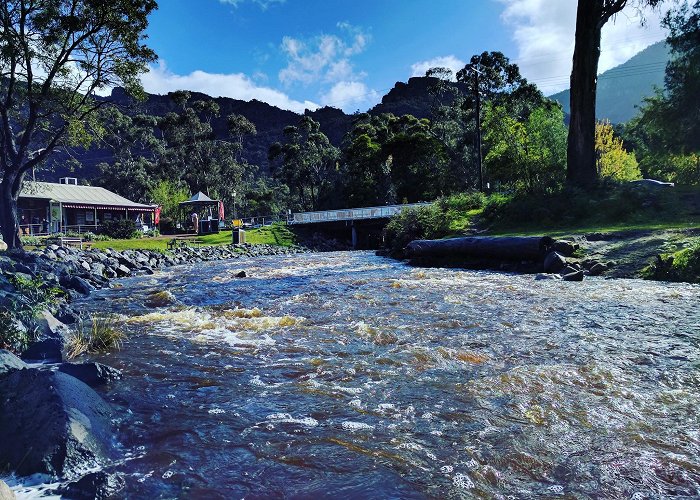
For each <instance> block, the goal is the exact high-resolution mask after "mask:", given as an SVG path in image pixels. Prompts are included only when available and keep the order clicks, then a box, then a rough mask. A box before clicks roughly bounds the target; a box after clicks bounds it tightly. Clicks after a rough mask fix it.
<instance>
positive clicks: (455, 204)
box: [438, 191, 486, 212]
mask: <svg viewBox="0 0 700 500" xmlns="http://www.w3.org/2000/svg"><path fill="white" fill-rule="evenodd" d="M485 203H486V195H485V194H484V193H481V192H479V191H470V192H467V193H458V194H453V195H452V196H448V197H446V198H440V199H439V200H438V205H439V206H440V209H441V210H442V211H444V212H447V211H448V210H453V211H455V212H468V211H469V210H477V209H480V208H483V207H484V204H485Z"/></svg>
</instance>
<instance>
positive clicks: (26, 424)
mask: <svg viewBox="0 0 700 500" xmlns="http://www.w3.org/2000/svg"><path fill="white" fill-rule="evenodd" d="M111 416H112V413H111V409H110V407H109V406H108V405H107V403H105V402H104V401H103V400H102V399H101V398H100V396H98V395H97V393H96V392H95V391H93V390H92V389H91V388H90V387H88V386H87V385H86V384H84V383H83V382H81V381H80V380H78V379H76V378H74V377H71V376H70V375H67V374H65V373H61V372H57V371H47V370H38V369H34V368H30V369H26V370H19V371H14V372H11V373H9V374H7V375H5V376H4V377H2V378H0V443H2V446H0V469H3V470H4V469H9V470H11V471H14V472H15V473H16V474H18V475H20V476H27V475H31V474H36V473H43V474H49V475H51V476H54V477H66V478H71V477H74V476H76V475H77V474H78V473H79V472H80V471H83V472H84V471H85V470H86V469H91V468H95V467H101V466H104V465H106V464H107V463H108V462H109V460H110V459H112V458H114V457H115V453H114V448H113V445H112V429H111V424H110V418H111Z"/></svg>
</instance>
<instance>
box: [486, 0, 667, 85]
mask: <svg viewBox="0 0 700 500" xmlns="http://www.w3.org/2000/svg"><path fill="white" fill-rule="evenodd" d="M496 1H498V2H499V3H502V4H504V6H505V7H504V11H503V14H502V15H501V18H502V20H503V21H504V22H505V24H506V25H508V26H511V27H512V29H513V39H514V41H515V43H516V45H517V47H518V54H517V57H513V55H512V54H506V55H508V56H510V57H511V59H513V60H514V61H515V62H517V63H518V65H519V66H520V70H521V73H522V74H523V76H525V77H526V78H527V79H528V80H530V81H532V82H534V83H536V84H537V85H538V87H539V88H540V89H541V90H542V91H543V92H544V93H545V94H552V93H554V92H557V91H559V90H562V89H565V88H568V86H569V75H570V73H571V59H572V56H573V53H574V33H575V27H576V3H577V2H573V1H556V2H552V1H548V0H496ZM641 14H642V15H643V17H645V18H646V22H645V26H642V25H641V22H640V21H641V17H640V12H639V11H637V10H636V9H635V8H634V7H628V8H626V9H625V10H623V11H622V12H620V13H619V14H618V15H617V16H616V17H615V18H613V19H611V20H610V21H608V23H606V24H605V26H604V27H603V36H602V42H601V57H600V62H599V65H598V71H599V72H603V71H605V70H608V69H610V68H612V67H614V66H617V65H619V64H621V63H623V62H625V61H626V60H627V59H629V58H630V57H631V56H633V55H634V54H636V53H637V52H639V51H641V50H642V49H644V48H645V47H647V46H649V45H651V44H652V43H654V42H657V41H659V40H662V39H664V38H665V37H666V33H665V31H664V30H663V29H662V28H661V27H660V26H659V23H660V20H661V18H662V17H663V16H662V14H661V13H660V12H658V11H655V10H651V9H649V8H646V9H644V10H643V11H641Z"/></svg>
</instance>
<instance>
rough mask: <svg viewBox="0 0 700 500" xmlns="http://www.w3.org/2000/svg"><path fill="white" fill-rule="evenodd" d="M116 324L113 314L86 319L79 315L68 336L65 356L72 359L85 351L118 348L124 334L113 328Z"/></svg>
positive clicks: (102, 350)
mask: <svg viewBox="0 0 700 500" xmlns="http://www.w3.org/2000/svg"><path fill="white" fill-rule="evenodd" d="M116 324H118V321H117V317H116V316H115V315H107V316H91V317H90V319H88V320H86V319H85V318H83V317H80V318H79V320H78V322H77V324H76V326H75V328H74V329H73V331H71V333H70V334H69V336H68V339H67V342H66V356H67V357H68V358H69V359H72V358H75V357H78V356H80V355H81V354H85V353H95V352H104V351H109V350H112V349H119V348H120V347H121V344H122V342H123V341H124V339H125V338H126V335H124V333H123V332H122V331H121V330H119V329H117V328H115V326H114V325H116Z"/></svg>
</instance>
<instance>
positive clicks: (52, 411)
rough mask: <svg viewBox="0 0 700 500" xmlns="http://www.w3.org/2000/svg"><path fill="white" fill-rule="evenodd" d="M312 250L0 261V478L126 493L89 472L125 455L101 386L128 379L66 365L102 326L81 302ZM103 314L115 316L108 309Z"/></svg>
mask: <svg viewBox="0 0 700 500" xmlns="http://www.w3.org/2000/svg"><path fill="white" fill-rule="evenodd" d="M306 251H307V250H306V249H305V248H302V247H299V246H293V247H280V246H273V245H251V244H242V245H227V246H215V247H204V246H203V247H181V248H176V249H174V250H173V251H172V252H169V253H162V252H156V251H150V250H125V251H122V252H119V251H115V250H111V249H105V250H99V249H89V250H81V249H78V248H71V247H58V246H56V245H50V246H49V247H47V248H45V249H43V250H42V251H39V252H26V253H5V254H0V441H1V442H2V443H3V446H2V447H1V448H0V471H4V472H7V471H9V472H12V473H16V474H17V475H19V476H30V475H33V474H44V475H46V478H47V481H48V480H49V479H51V480H54V479H60V480H62V481H66V480H67V481H68V483H66V484H65V485H64V486H63V487H62V488H63V489H61V490H60V491H57V492H54V493H58V494H62V495H66V496H68V497H71V498H73V497H79V498H92V497H95V496H96V495H97V496H99V495H102V496H105V495H108V494H112V493H114V492H115V491H118V489H119V487H120V485H119V484H114V481H113V479H114V478H113V477H111V476H110V475H108V474H104V473H90V474H88V475H87V476H84V475H83V473H82V472H81V471H85V470H89V469H94V468H96V467H98V468H99V467H102V466H104V465H105V464H108V463H111V462H112V461H113V459H114V458H115V457H116V456H118V455H119V451H118V450H117V449H116V448H115V443H114V434H113V432H112V430H110V429H111V426H112V424H111V423H110V422H111V421H112V420H113V419H114V418H115V415H113V413H112V409H111V408H110V406H109V405H108V404H107V403H105V402H104V401H103V400H102V399H101V397H100V396H99V395H98V394H97V393H96V392H95V391H94V390H93V387H96V386H100V385H104V384H109V383H111V382H113V381H115V380H117V379H119V378H121V372H120V371H119V370H116V369H113V368H111V367H109V366H106V365H103V364H99V363H71V362H68V361H67V360H66V359H65V358H66V354H65V353H66V351H67V348H68V347H69V343H70V341H71V336H72V335H73V334H72V333H71V329H72V330H74V331H77V332H80V333H84V330H85V329H86V328H87V329H88V334H89V329H90V328H93V325H94V318H95V317H93V316H91V315H85V314H84V312H83V311H82V310H81V309H80V307H75V306H74V305H73V304H74V302H75V301H77V300H80V299H81V298H84V297H87V296H89V295H90V294H91V293H92V292H94V291H96V290H99V289H103V288H110V287H112V286H113V285H112V282H111V280H112V279H115V278H125V277H129V276H145V275H152V274H154V273H155V272H156V271H157V270H163V269H166V268H170V267H173V266H178V265H185V264H196V263H200V262H211V261H219V260H232V259H239V258H243V257H260V256H265V255H292V254H297V253H303V252H306ZM237 276H238V277H244V276H245V272H239V273H238V274H237ZM152 307H158V304H156V303H154V304H153V305H152ZM104 309H109V308H104ZM100 315H101V316H105V315H107V316H109V310H104V311H101V313H100ZM107 326H109V327H112V328H113V325H107ZM6 349H10V350H11V351H14V353H15V354H17V355H19V356H21V358H20V357H17V356H15V354H13V353H12V352H10V351H9V350H6ZM27 450H29V451H27ZM71 481H72V482H71ZM1 485H2V484H0V486H1ZM121 486H123V485H121ZM115 488H116V489H115Z"/></svg>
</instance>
